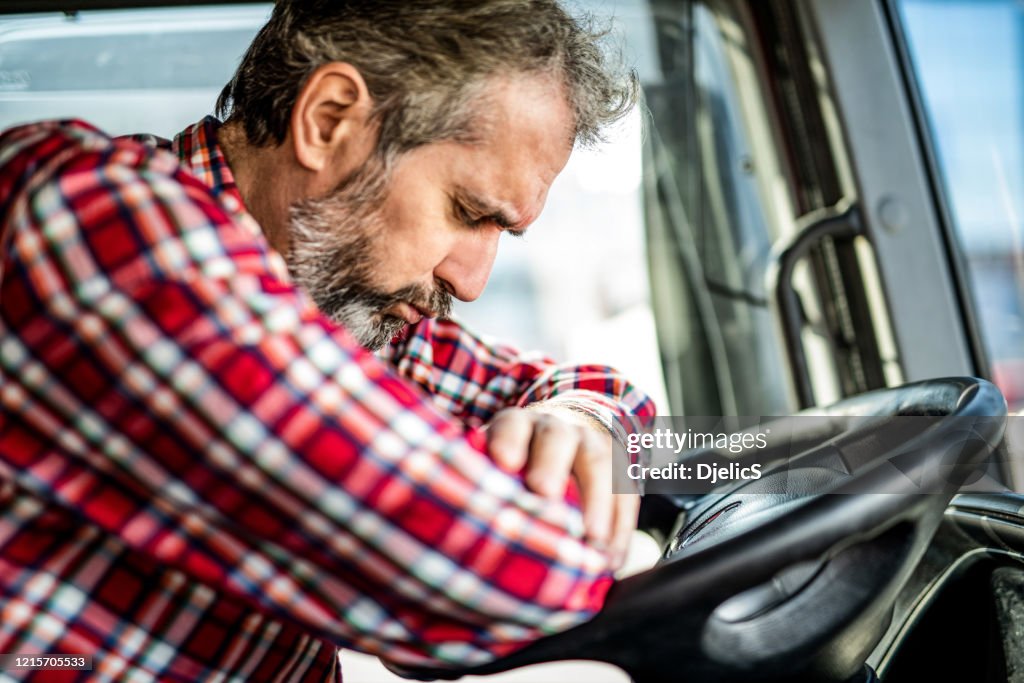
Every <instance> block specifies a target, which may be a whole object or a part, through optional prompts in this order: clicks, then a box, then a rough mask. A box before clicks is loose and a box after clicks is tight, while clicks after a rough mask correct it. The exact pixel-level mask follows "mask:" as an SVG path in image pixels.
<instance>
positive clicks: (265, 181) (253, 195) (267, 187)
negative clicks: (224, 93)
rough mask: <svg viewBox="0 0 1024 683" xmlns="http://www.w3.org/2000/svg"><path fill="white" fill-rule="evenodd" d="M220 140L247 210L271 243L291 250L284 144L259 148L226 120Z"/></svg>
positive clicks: (236, 125)
mask: <svg viewBox="0 0 1024 683" xmlns="http://www.w3.org/2000/svg"><path fill="white" fill-rule="evenodd" d="M217 141H218V143H219V144H220V146H221V150H222V151H223V152H224V156H225V157H226V158H227V161H228V166H230V167H231V173H232V175H233V176H234V177H235V184H236V185H237V186H238V192H239V194H240V195H242V201H243V202H244V203H245V208H246V210H247V211H248V212H249V213H250V214H251V215H252V217H253V218H255V219H256V222H257V223H259V224H260V227H261V228H262V229H263V235H264V236H265V237H266V238H267V241H268V242H269V243H270V246H271V247H273V248H274V249H275V250H277V251H278V252H280V253H281V254H284V255H287V253H288V206H289V201H288V196H289V192H288V188H289V184H290V183H289V178H288V173H287V171H284V172H282V169H287V168H288V165H287V164H286V163H285V162H286V159H285V158H284V157H283V155H282V149H283V145H276V146H268V147H257V146H254V145H252V144H251V143H250V142H249V139H248V137H247V136H246V134H245V129H244V128H243V126H242V125H241V124H239V123H234V122H229V123H225V124H224V125H223V126H222V127H221V128H220V130H219V131H218V133H217Z"/></svg>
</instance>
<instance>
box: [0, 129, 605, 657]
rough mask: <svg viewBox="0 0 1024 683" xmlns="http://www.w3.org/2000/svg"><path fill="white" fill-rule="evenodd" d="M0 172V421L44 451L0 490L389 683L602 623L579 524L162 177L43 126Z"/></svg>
mask: <svg viewBox="0 0 1024 683" xmlns="http://www.w3.org/2000/svg"><path fill="white" fill-rule="evenodd" d="M0 166H3V167H4V172H3V173H2V174H0V198H2V199H0V215H3V216H4V217H5V224H4V226H3V230H4V233H3V240H4V241H3V244H4V245H5V247H4V251H3V255H4V259H3V263H2V270H0V277H2V289H0V326H2V327H0V331H2V333H3V334H2V341H3V344H2V349H0V367H2V369H3V372H4V375H6V377H5V378H4V380H3V381H5V382H9V383H13V384H10V385H9V386H13V387H14V388H13V389H12V391H11V393H10V394H9V395H12V396H13V395H17V396H18V402H17V407H16V410H15V409H9V410H7V409H5V410H7V414H6V416H5V419H9V420H18V421H21V422H22V423H24V424H26V425H28V426H29V427H31V428H32V429H34V430H35V431H36V433H38V434H43V435H46V439H47V444H48V445H47V447H46V448H45V449H44V451H45V452H40V451H38V450H36V451H34V452H32V453H27V452H26V453H18V452H12V453H5V454H4V457H5V458H6V459H7V460H8V463H7V464H8V465H9V466H10V467H9V468H5V469H0V472H13V475H11V476H14V477H15V478H16V479H17V483H18V484H19V485H21V486H24V487H25V488H27V489H29V490H32V491H33V492H35V493H36V495H39V496H40V497H42V498H44V499H46V500H48V501H50V502H51V503H52V504H57V505H61V506H65V507H67V508H69V509H73V510H75V511H77V512H78V513H79V514H81V515H83V516H84V518H85V519H87V520H88V521H89V522H91V523H93V524H95V525H97V526H99V527H101V528H102V529H104V530H105V531H106V532H108V533H110V534H114V535H116V536H117V537H118V538H120V539H121V540H122V541H123V542H125V543H127V544H129V545H130V546H131V547H132V548H135V549H136V550H137V551H138V552H142V553H145V554H146V555H148V556H150V557H152V558H154V559H156V560H157V561H159V562H161V563H163V564H165V565H168V566H172V567H175V568H178V569H180V570H182V571H184V572H186V573H187V574H188V575H190V576H192V577H194V578H195V580H197V581H199V582H202V583H204V584H206V585H208V586H210V587H212V588H214V589H216V590H220V591H227V592H229V593H231V594H233V595H235V596H237V597H239V598H241V599H242V600H244V601H245V602H247V603H248V604H250V605H252V606H254V608H256V609H259V610H261V611H264V612H266V613H269V614H272V615H275V616H277V617H280V618H283V619H286V620H289V621H291V622H292V623H297V624H299V625H300V626H301V627H302V628H304V629H305V630H307V631H308V632H309V633H311V634H313V635H315V636H316V637H319V638H323V639H326V640H329V641H331V642H333V643H335V644H337V645H340V646H347V647H352V648H355V649H359V650H362V651H366V652H370V653H373V654H377V655H380V656H382V657H384V658H386V659H388V660H390V661H392V662H395V663H398V664H400V665H404V666H416V665H433V666H437V665H441V666H444V665H456V664H460V665H468V664H476V663H482V662H485V661H487V660H489V659H491V658H493V657H495V656H499V655H502V654H506V653H508V652H511V651H513V650H515V649H517V648H519V647H521V646H523V645H525V644H527V643H528V642H531V641H532V640H535V639H537V638H538V637H541V636H543V635H546V634H550V633H553V632H556V631H560V630H563V629H566V628H569V627H571V626H573V625H575V624H577V623H579V622H580V621H582V620H585V619H586V618H588V617H589V616H591V615H592V614H593V613H594V612H595V611H596V610H597V609H599V608H600V607H601V605H602V602H603V599H604V596H605V593H606V592H607V590H608V588H609V586H610V584H611V578H610V576H609V574H608V571H607V567H606V560H605V559H604V557H603V556H602V555H601V554H600V553H599V552H597V551H596V550H594V549H592V548H590V547H588V546H587V545H585V544H584V543H583V542H582V541H581V537H582V523H581V519H580V515H579V511H578V510H577V509H575V508H574V507H573V506H571V505H569V504H567V503H563V502H559V501H550V500H545V499H543V498H540V497H538V496H535V495H533V494H531V493H530V492H528V491H527V490H526V489H525V488H524V487H523V485H522V483H521V481H520V480H519V479H517V478H515V477H514V476H509V475H507V474H505V473H503V472H502V471H500V470H499V469H497V468H496V467H495V466H494V465H493V464H492V463H491V462H490V460H489V458H488V457H486V456H485V455H484V454H483V453H482V451H481V450H480V449H481V447H482V442H481V441H480V440H479V439H478V438H477V436H478V435H477V434H474V433H472V432H470V433H468V434H467V433H464V431H463V427H462V425H461V424H459V423H458V422H457V421H453V420H452V419H451V417H450V416H447V415H446V414H444V413H442V412H441V411H440V410H439V409H438V407H437V406H435V405H434V404H433V403H432V401H431V400H430V399H429V398H428V397H427V396H425V395H424V393H423V392H422V391H421V389H420V388H419V387H418V386H416V385H415V384H413V383H410V382H408V381H407V380H405V379H403V378H401V377H399V376H398V375H397V374H396V373H395V372H394V370H393V369H392V368H391V367H389V366H388V365H387V364H385V363H383V362H381V361H380V359H378V358H377V357H375V356H373V355H372V354H369V353H367V352H365V351H364V350H362V349H361V348H359V347H358V346H357V345H356V344H355V343H354V342H353V341H352V339H351V338H350V337H349V336H348V335H347V333H346V332H345V331H344V330H343V329H341V328H339V327H337V326H335V325H332V324H331V323H330V322H329V321H328V320H327V319H325V318H324V317H323V316H321V315H320V314H319V313H318V311H317V310H316V309H315V307H314V306H313V305H312V303H311V302H310V300H309V299H308V298H307V297H306V296H304V295H303V294H302V293H301V292H300V291H298V290H297V289H296V288H294V287H293V286H292V285H291V284H289V283H287V282H284V281H282V280H281V279H278V278H275V277H273V276H272V275H271V274H270V271H269V270H268V268H267V259H268V252H267V249H266V247H265V245H263V244H261V243H260V242H259V241H254V238H253V236H252V235H251V234H248V233H247V232H245V230H244V229H243V228H242V227H240V226H238V225H236V224H235V223H234V222H233V221H232V219H231V218H230V217H229V216H228V215H227V214H226V213H225V211H224V210H223V208H222V207H221V206H220V205H219V204H218V203H217V201H216V200H215V199H214V198H213V197H212V196H211V194H210V191H209V189H208V188H207V187H205V186H204V185H203V184H202V183H201V182H199V181H198V180H196V179H195V178H193V177H192V176H191V175H189V174H187V173H185V172H183V171H182V170H181V169H180V168H179V166H178V163H177V160H176V159H175V158H174V157H173V156H172V155H170V154H169V153H166V152H162V151H154V150H148V149H145V148H143V147H142V146H141V145H139V144H137V143H134V142H131V141H127V140H119V141H111V140H110V139H109V138H107V137H106V136H103V135H102V134H99V133H98V132H96V131H95V130H93V129H91V128H88V127H87V126H85V125H84V124H76V125H69V124H63V125H59V126H58V125H50V126H37V127H34V128H28V129H19V130H16V131H15V132H13V133H8V134H7V135H6V136H5V137H4V138H0ZM453 348H454V347H453ZM523 367H524V368H527V366H526V365H524V366H523ZM530 367H532V366H530ZM529 372H533V370H532V369H531V370H530V371H529ZM529 372H524V374H523V377H522V386H523V388H524V389H525V391H521V392H519V393H520V394H521V395H522V396H521V397H522V398H523V400H529V398H530V397H531V396H537V397H540V396H543V395H546V394H545V392H547V393H548V394H550V393H552V392H554V391H556V390H557V388H558V387H560V386H563V383H562V382H561V381H560V380H559V376H558V374H557V372H552V373H551V374H550V375H549V376H548V380H546V382H545V383H544V384H545V387H547V388H540V386H539V385H538V387H537V388H536V389H532V388H530V387H532V386H533V384H534V383H536V381H537V380H538V379H539V378H540V377H541V375H542V374H543V372H536V373H534V374H533V375H530V374H529ZM502 381H503V380H500V379H498V377H497V374H496V375H495V377H494V379H493V380H492V381H490V385H491V389H490V391H491V394H493V396H494V398H493V399H485V398H484V397H483V395H481V394H479V393H478V394H477V403H478V404H479V405H480V408H479V410H480V415H481V416H482V415H484V413H485V412H486V411H485V409H486V408H487V407H488V406H490V407H493V406H494V405H495V404H496V403H497V402H498V401H500V400H504V399H500V398H499V397H500V396H503V395H505V394H506V393H511V392H512V390H511V387H510V388H509V391H508V392H505V391H504V390H503V389H502V388H501V387H502V386H503V385H502ZM506 381H507V380H506ZM576 383H577V379H567V380H565V382H564V386H566V387H568V386H570V385H573V384H576ZM484 384H487V382H486V381H485V382H484ZM15 385H16V386H15ZM516 400H518V399H516ZM12 405H13V404H12Z"/></svg>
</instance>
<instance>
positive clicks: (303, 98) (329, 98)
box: [291, 62, 376, 178]
mask: <svg viewBox="0 0 1024 683" xmlns="http://www.w3.org/2000/svg"><path fill="white" fill-rule="evenodd" d="M372 104H373V102H372V100H371V98H370V93H369V90H367V88H366V82H365V81H364V80H363V76H362V74H360V73H359V70H358V69H356V68H355V67H354V66H352V65H351V64H348V63H346V62H330V63H328V64H324V65H322V66H320V67H318V68H317V69H316V70H315V71H313V73H312V74H311V75H310V76H309V78H308V79H306V82H305V84H304V85H303V86H302V89H301V90H300V91H299V95H298V97H297V98H296V100H295V106H294V107H293V108H292V116H291V138H292V140H291V142H292V146H293V149H294V152H295V160H296V161H297V162H298V163H299V165H300V166H302V167H303V168H305V169H307V170H309V171H312V172H314V173H317V174H327V175H329V176H336V177H338V178H342V177H347V176H348V175H349V174H350V173H351V172H352V171H354V170H355V169H356V168H358V167H359V166H360V165H361V164H362V162H363V161H365V160H366V158H367V157H368V156H369V153H370V151H372V149H373V146H374V144H375V143H376V138H375V131H373V130H372V129H371V125H370V113H371V112H372Z"/></svg>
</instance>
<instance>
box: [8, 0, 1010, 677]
mask: <svg viewBox="0 0 1024 683" xmlns="http://www.w3.org/2000/svg"><path fill="white" fill-rule="evenodd" d="M577 5H578V6H579V7H581V8H583V9H586V10H589V11H592V12H594V13H595V14H596V15H597V17H598V18H599V20H603V21H605V22H607V24H608V26H609V28H610V29H611V31H612V33H613V35H615V36H617V37H618V38H619V39H620V40H621V41H622V45H623V47H622V50H623V53H624V55H625V57H626V58H627V59H628V60H631V61H633V62H634V63H635V64H636V68H637V71H638V74H639V76H640V79H641V82H642V86H643V99H644V102H643V107H642V108H641V111H638V112H637V113H636V115H635V116H634V117H632V118H631V119H629V120H627V121H626V122H625V123H624V124H623V125H622V126H620V129H619V130H618V131H617V132H615V133H614V134H613V135H612V136H611V137H612V140H611V141H610V143H609V145H608V146H607V147H606V148H604V149H599V150H596V151H593V152H587V151H583V150H580V151H578V152H576V153H574V158H573V160H571V161H570V164H569V166H568V167H567V169H566V172H565V173H563V176H564V177H563V178H561V179H560V180H559V182H558V184H556V186H555V188H554V189H553V190H552V197H551V199H550V201H549V207H548V210H547V212H546V215H545V216H543V217H542V219H541V220H540V221H539V222H538V224H537V226H536V228H534V229H531V233H534V234H536V238H535V242H536V243H530V244H526V245H520V244H512V243H510V244H509V245H507V246H508V248H507V249H505V251H504V252H503V253H502V254H501V256H500V257H499V261H498V263H497V264H496V266H495V271H494V276H493V278H492V282H491V284H490V285H489V287H488V290H487V292H486V293H485V295H484V297H483V298H482V299H481V301H480V302H477V303H474V304H473V305H471V306H469V307H467V308H465V309H462V310H460V311H459V313H460V315H462V316H463V317H464V318H465V319H467V320H468V321H469V322H470V323H471V324H472V325H474V326H476V327H479V328H480V329H483V330H486V331H488V332H492V333H495V334H497V335H499V336H506V337H510V338H512V339H516V340H519V342H520V343H521V344H526V345H534V344H536V345H538V346H544V347H546V348H547V349H548V350H549V351H553V352H554V353H555V354H556V355H561V356H563V357H569V358H572V359H577V358H583V357H586V359H588V360H590V359H595V358H596V359H597V360H600V361H602V362H608V363H610V364H612V365H616V366H620V367H621V368H622V369H623V370H625V371H626V372H627V374H629V375H631V376H632V377H634V378H635V381H636V382H637V384H639V385H642V386H644V387H645V388H647V387H649V386H651V387H654V389H655V390H654V392H653V393H654V394H655V395H656V396H657V397H658V398H659V399H660V400H659V401H658V402H659V414H660V415H673V416H711V415H717V416H778V417H781V416H792V415H814V416H817V417H818V418H822V419H819V420H817V421H815V422H814V423H813V424H815V425H819V426H820V425H822V424H824V425H826V426H827V428H817V429H815V430H812V431H808V432H806V433H798V434H797V436H798V437H799V438H798V439H795V441H796V442H798V443H800V445H801V447H800V448H799V449H794V450H793V451H792V452H790V453H787V454H786V457H785V458H782V459H779V460H778V461H777V462H771V463H769V464H768V465H767V466H766V470H765V472H766V473H765V476H762V477H761V478H760V479H759V480H757V481H752V482H744V483H739V484H734V485H730V486H728V487H725V488H721V489H716V490H714V491H713V492H712V493H710V494H706V495H700V496H697V495H686V494H678V493H658V492H651V493H648V495H646V496H645V499H644V503H643V507H642V510H641V519H640V526H641V528H642V530H643V531H645V532H646V533H648V534H649V535H650V536H652V537H653V538H654V539H656V540H657V542H658V543H659V545H660V548H661V551H660V559H658V560H657V562H656V563H655V564H654V566H652V567H650V568H648V569H645V570H643V571H640V572H639V573H636V574H634V575H632V576H629V577H626V578H624V579H622V580H621V581H619V582H618V583H617V584H616V585H615V587H614V588H613V589H612V592H611V594H610V596H609V599H608V602H607V605H606V607H605V609H604V611H603V612H602V613H601V614H599V615H598V616H597V617H596V618H595V619H594V620H592V621H591V622H588V623H586V624H584V625H581V626H579V627H576V628H575V629H572V630H570V631H567V632H565V633H562V634H558V635H554V636H551V637H548V638H546V639H544V640H541V641H538V642H536V643H535V644H533V645H531V646H529V647H528V648H526V649H525V650H522V651H520V652H517V653H515V654H513V655H511V656H509V657H507V658H504V659H502V660H498V661H496V662H493V663H491V664H488V665H485V666H482V667H477V668H475V669H469V670H465V671H451V670H422V671H408V672H404V674H405V675H407V676H410V677H415V678H420V679H423V680H430V679H436V678H443V679H450V678H457V677H460V676H463V675H490V674H494V673H498V672H503V671H510V670H518V669H519V668H521V667H525V666H530V665H533V664H538V663H544V662H557V661H562V660H579V659H583V660H594V661H599V662H606V663H608V664H611V665H613V666H614V667H616V668H617V669H618V670H621V672H622V675H624V676H626V677H628V678H630V679H632V680H635V681H637V682H638V683H652V682H656V681H678V680H687V681H692V682H693V683H704V682H711V681H827V682H829V683H869V682H870V681H876V680H879V681H885V682H887V683H902V682H904V681H919V680H936V681H941V680H962V681H978V682H997V681H998V682H1002V681H1010V682H1014V683H1021V682H1024V495H1022V493H1024V416H1021V415H1020V412H1021V411H1022V409H1024V224H1022V221H1024V5H1022V4H1021V3H1019V2H1017V1H1016V0H858V1H857V2H851V1H849V0H601V1H598V0H592V1H584V2H579V3H577ZM268 8H269V6H268V5H267V4H266V3H244V2H236V3H220V4H212V3H203V2H172V1H167V2H159V1H156V0H153V1H148V2H117V1H115V0H100V1H98V2H62V1H61V0H52V1H51V0H35V1H31V0H26V1H21V0H13V1H11V2H6V3H4V4H3V6H2V8H0V12H2V14H0V128H6V127H7V126H9V125H13V124H15V123H18V122H24V121H28V120H33V119H43V118H57V117H64V116H77V117H81V118H85V119H87V120H90V121H91V122H93V123H96V124H98V125H99V126H100V127H101V128H105V129H107V130H108V131H110V132H111V133H115V134H123V133H134V132H152V133H156V134H159V135H164V136H167V135H173V133H174V132H175V131H177V130H178V129H180V128H182V127H183V126H184V125H186V124H188V123H190V122H192V121H194V120H197V119H198V118H200V117H202V116H203V115H204V114H206V113H209V112H210V111H211V110H212V107H213V102H214V100H215V99H216V95H217V92H218V91H219V89H220V87H221V86H222V85H223V83H224V82H226V80H227V79H228V78H229V77H230V74H231V73H232V71H233V69H234V67H235V64H236V63H237V60H238V59H239V57H240V56H241V54H242V52H243V51H244V49H245V46H246V45H247V44H248V42H249V40H250V39H251V37H252V35H253V34H254V33H255V31H256V30H257V29H258V27H259V26H260V24H261V23H262V21H263V20H264V19H265V18H266V16H267V14H268ZM587 155H590V156H587ZM581 238H585V239H587V240H588V243H587V244H588V251H587V253H586V258H582V259H579V261H580V263H576V264H570V265H568V266H565V267H560V268H557V269H555V268H552V267H551V262H550V260H546V259H550V258H551V257H550V254H551V253H552V252H557V251H558V249H559V245H562V244H568V243H571V242H572V241H573V240H579V239H581ZM533 239H534V238H532V237H531V242H532V241H533ZM556 270H557V271H558V273H559V276H560V277H562V278H563V279H562V280H557V279H554V275H552V273H553V271H556ZM581 301H585V302H587V303H586V304H581V303H580V302H581ZM616 340H619V341H616ZM914 416H916V417H919V418H921V420H920V421H915V422H913V424H915V425H917V427H916V428H914V429H907V428H906V426H905V425H906V424H907V421H906V420H897V419H895V418H906V417H914ZM692 456H693V454H692V453H691V454H684V457H692ZM894 463H895V465H894ZM521 680H527V679H521ZM535 680H549V679H546V678H537V679H535Z"/></svg>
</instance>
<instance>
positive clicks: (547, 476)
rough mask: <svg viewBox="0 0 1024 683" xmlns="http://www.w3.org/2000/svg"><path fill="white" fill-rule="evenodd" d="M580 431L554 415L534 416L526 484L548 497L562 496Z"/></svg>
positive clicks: (570, 470) (577, 445)
mask: <svg viewBox="0 0 1024 683" xmlns="http://www.w3.org/2000/svg"><path fill="white" fill-rule="evenodd" d="M580 438H581V432H580V430H579V428H578V427H574V426H573V425H570V424H568V423H566V422H563V421H562V420H559V419H558V418H557V417H552V416H550V415H535V416H534V424H533V438H532V439H531V440H530V460H529V463H528V464H527V466H526V486H527V488H529V489H530V490H532V491H535V492H537V493H539V494H540V495H542V496H546V497H548V498H561V497H562V496H563V495H565V487H566V486H567V485H568V483H569V475H570V474H571V473H572V467H573V461H574V460H575V459H576V451H577V449H578V448H579V443H580Z"/></svg>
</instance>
